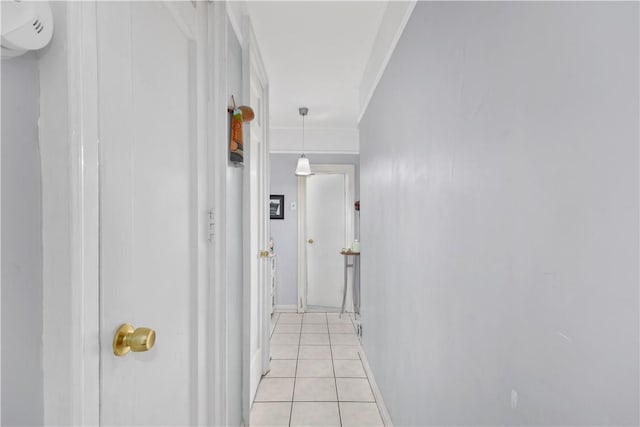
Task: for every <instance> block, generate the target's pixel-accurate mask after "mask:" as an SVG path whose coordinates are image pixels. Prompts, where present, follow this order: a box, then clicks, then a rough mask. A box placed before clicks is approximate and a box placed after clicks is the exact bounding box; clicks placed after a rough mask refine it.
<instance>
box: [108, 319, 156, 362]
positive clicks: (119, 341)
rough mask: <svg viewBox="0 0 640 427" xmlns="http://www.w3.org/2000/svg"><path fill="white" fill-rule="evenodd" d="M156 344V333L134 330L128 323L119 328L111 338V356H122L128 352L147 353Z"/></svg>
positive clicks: (143, 329)
mask: <svg viewBox="0 0 640 427" xmlns="http://www.w3.org/2000/svg"><path fill="white" fill-rule="evenodd" d="M155 343H156V331H154V330H153V329H150V328H134V327H133V326H132V325H130V324H129V323H125V324H124V325H122V326H120V327H119V328H118V330H117V331H116V335H115V337H113V354H115V355H116V356H124V355H125V354H127V353H129V351H134V352H138V351H149V350H151V348H152V347H153V345H154V344H155Z"/></svg>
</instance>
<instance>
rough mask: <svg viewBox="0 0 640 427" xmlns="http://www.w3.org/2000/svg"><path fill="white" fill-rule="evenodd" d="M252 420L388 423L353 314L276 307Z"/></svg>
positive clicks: (272, 423)
mask: <svg viewBox="0 0 640 427" xmlns="http://www.w3.org/2000/svg"><path fill="white" fill-rule="evenodd" d="M273 321H274V327H273V330H272V334H271V358H272V360H271V371H269V373H268V374H267V375H265V376H264V377H263V378H262V380H261V381H260V385H259V386H258V392H257V393H256V397H255V400H254V403H253V406H252V409H251V426H252V427H258V426H272V427H276V426H296V427H297V426H325V427H329V426H345V427H346V426H384V423H383V422H382V417H381V416H380V411H379V410H378V406H377V403H376V401H375V398H374V395H373V392H372V390H371V385H370V383H369V379H368V378H367V375H366V372H365V370H364V367H363V365H362V361H361V360H360V352H362V348H361V347H360V345H359V341H358V337H357V336H356V332H355V328H354V325H353V322H352V320H351V318H349V317H348V316H346V315H345V316H343V317H342V319H340V318H339V317H338V315H337V314H336V313H305V314H304V315H303V314H296V313H276V314H274V317H273Z"/></svg>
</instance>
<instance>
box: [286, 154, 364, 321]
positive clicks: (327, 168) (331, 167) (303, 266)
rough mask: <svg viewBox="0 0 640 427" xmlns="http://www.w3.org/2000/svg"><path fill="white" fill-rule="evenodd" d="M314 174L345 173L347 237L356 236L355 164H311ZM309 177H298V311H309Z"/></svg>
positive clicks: (347, 240)
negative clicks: (354, 208)
mask: <svg viewBox="0 0 640 427" xmlns="http://www.w3.org/2000/svg"><path fill="white" fill-rule="evenodd" d="M311 172H312V173H313V174H314V175H318V174H320V175H329V174H343V175H345V187H346V189H347V191H346V193H345V229H346V232H345V239H346V243H349V241H350V240H353V238H354V213H353V203H354V198H355V165H353V164H317V165H314V164H311ZM307 280H308V278H307V177H303V176H299V177H298V313H304V312H305V311H307Z"/></svg>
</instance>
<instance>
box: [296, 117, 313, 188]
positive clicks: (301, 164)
mask: <svg viewBox="0 0 640 427" xmlns="http://www.w3.org/2000/svg"><path fill="white" fill-rule="evenodd" d="M298 111H299V112H300V115H301V116H302V155H301V156H300V158H299V159H298V166H296V175H297V176H309V175H311V165H309V159H307V156H305V155H304V116H306V115H307V114H308V113H309V109H308V108H307V107H300V108H298Z"/></svg>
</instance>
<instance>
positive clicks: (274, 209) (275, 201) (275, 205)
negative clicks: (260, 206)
mask: <svg viewBox="0 0 640 427" xmlns="http://www.w3.org/2000/svg"><path fill="white" fill-rule="evenodd" d="M269 213H270V214H271V215H270V218H271V219H284V194H272V195H271V198H270V201H269Z"/></svg>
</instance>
